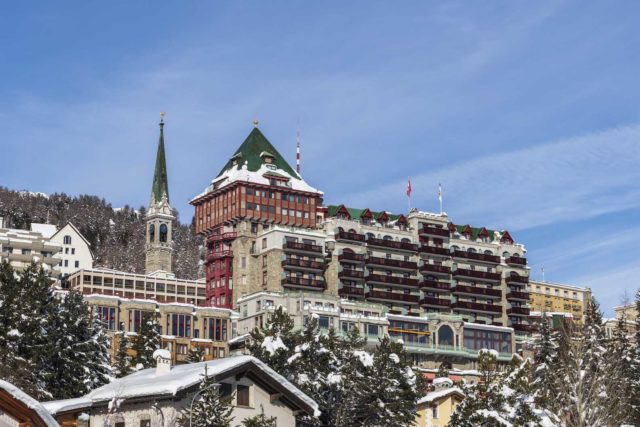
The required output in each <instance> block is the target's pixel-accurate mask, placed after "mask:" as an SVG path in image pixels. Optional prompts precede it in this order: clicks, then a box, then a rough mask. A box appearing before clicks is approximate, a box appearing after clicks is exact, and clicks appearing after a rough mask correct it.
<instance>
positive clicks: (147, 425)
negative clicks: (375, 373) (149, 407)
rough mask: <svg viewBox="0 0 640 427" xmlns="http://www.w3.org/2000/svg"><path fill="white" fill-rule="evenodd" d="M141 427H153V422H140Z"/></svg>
mask: <svg viewBox="0 0 640 427" xmlns="http://www.w3.org/2000/svg"><path fill="white" fill-rule="evenodd" d="M122 424H123V425H124V423H122ZM140 427H151V420H140Z"/></svg>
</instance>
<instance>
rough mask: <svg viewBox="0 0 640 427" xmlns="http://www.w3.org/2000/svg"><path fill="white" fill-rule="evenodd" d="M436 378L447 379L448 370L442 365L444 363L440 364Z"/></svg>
mask: <svg viewBox="0 0 640 427" xmlns="http://www.w3.org/2000/svg"><path fill="white" fill-rule="evenodd" d="M436 378H449V370H448V369H447V367H446V366H445V365H444V362H442V363H440V366H439V367H438V372H436Z"/></svg>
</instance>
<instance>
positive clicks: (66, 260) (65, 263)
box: [64, 259, 69, 267]
mask: <svg viewBox="0 0 640 427" xmlns="http://www.w3.org/2000/svg"><path fill="white" fill-rule="evenodd" d="M64 266H65V267H69V260H68V259H65V260H64Z"/></svg>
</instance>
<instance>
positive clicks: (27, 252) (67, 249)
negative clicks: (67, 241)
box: [22, 248, 69, 255]
mask: <svg viewBox="0 0 640 427" xmlns="http://www.w3.org/2000/svg"><path fill="white" fill-rule="evenodd" d="M64 253H65V255H69V248H64ZM22 255H29V249H23V250H22Z"/></svg>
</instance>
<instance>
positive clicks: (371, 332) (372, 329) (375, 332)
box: [367, 325, 380, 337]
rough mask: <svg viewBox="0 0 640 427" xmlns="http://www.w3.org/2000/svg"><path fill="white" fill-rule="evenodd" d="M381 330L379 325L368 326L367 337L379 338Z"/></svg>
mask: <svg viewBox="0 0 640 427" xmlns="http://www.w3.org/2000/svg"><path fill="white" fill-rule="evenodd" d="M379 329H380V328H379V327H378V325H367V335H370V336H375V337H377V336H378V331H379Z"/></svg>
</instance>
